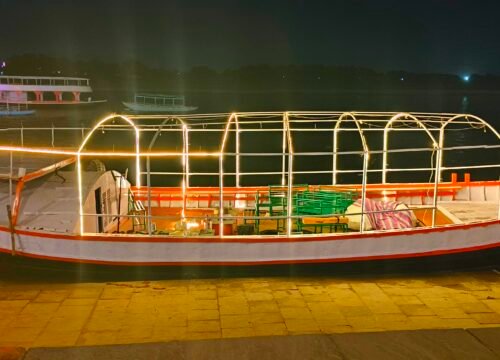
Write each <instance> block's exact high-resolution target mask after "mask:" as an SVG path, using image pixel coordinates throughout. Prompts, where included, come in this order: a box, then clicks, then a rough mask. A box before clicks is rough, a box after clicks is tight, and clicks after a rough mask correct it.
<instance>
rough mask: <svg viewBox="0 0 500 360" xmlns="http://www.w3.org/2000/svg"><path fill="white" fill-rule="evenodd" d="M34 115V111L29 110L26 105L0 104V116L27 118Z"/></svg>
mask: <svg viewBox="0 0 500 360" xmlns="http://www.w3.org/2000/svg"><path fill="white" fill-rule="evenodd" d="M34 113H35V110H33V109H29V108H28V104H24V105H22V104H10V103H6V104H4V105H1V104H0V116H29V115H33V114H34Z"/></svg>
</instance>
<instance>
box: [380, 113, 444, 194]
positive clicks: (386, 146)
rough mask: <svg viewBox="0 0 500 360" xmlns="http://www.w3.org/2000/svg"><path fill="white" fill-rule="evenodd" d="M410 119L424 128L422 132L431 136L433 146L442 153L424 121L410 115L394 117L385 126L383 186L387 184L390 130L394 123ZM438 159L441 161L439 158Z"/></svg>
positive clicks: (400, 114)
mask: <svg viewBox="0 0 500 360" xmlns="http://www.w3.org/2000/svg"><path fill="white" fill-rule="evenodd" d="M408 119H410V120H413V121H414V122H415V123H417V124H418V126H420V127H421V128H422V130H423V131H425V132H426V133H427V135H428V136H429V138H430V139H431V140H432V145H433V146H434V149H437V150H438V151H440V148H439V146H438V143H437V141H436V139H435V138H434V136H433V135H432V134H431V132H430V131H429V129H428V128H427V126H425V125H424V123H423V122H422V121H420V120H419V119H418V118H417V117H415V116H414V115H412V114H409V113H399V114H396V115H394V116H393V117H392V118H391V119H390V120H389V122H388V123H387V124H386V125H385V128H384V149H383V155H382V183H383V184H386V183H387V148H388V144H389V130H390V129H391V126H392V124H393V123H394V122H397V121H398V122H402V121H405V120H408ZM438 159H439V156H438ZM437 166H438V164H436V167H437Z"/></svg>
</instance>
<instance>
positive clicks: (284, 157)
mask: <svg viewBox="0 0 500 360" xmlns="http://www.w3.org/2000/svg"><path fill="white" fill-rule="evenodd" d="M285 116H286V114H285V113H284V114H283V145H282V156H281V185H282V186H284V185H285V167H286V155H285V153H286V123H285Z"/></svg>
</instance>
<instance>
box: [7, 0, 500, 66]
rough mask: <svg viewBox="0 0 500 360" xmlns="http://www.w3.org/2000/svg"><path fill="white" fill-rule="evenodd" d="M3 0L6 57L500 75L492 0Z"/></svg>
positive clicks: (499, 28)
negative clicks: (478, 2) (475, 2)
mask: <svg viewBox="0 0 500 360" xmlns="http://www.w3.org/2000/svg"><path fill="white" fill-rule="evenodd" d="M0 3H1V5H2V14H3V15H4V16H3V20H2V22H3V25H4V27H5V28H6V29H15V31H14V32H12V33H11V34H10V36H6V37H4V38H3V39H2V42H1V44H0V57H2V58H10V57H12V56H16V55H21V54H24V53H40V54H43V55H47V56H54V57H66V58H69V59H71V60H74V61H78V60H80V61H82V60H91V59H99V60H101V61H108V60H110V61H112V62H114V61H122V60H123V61H140V62H143V63H145V64H146V65H148V66H152V67H159V68H174V69H178V70H179V71H184V70H185V69H189V68H192V67H196V66H208V67H210V68H213V69H216V70H217V71H220V70H223V69H231V68H238V67H244V66H248V65H251V64H268V65H281V64H288V63H291V64H297V65H312V64H319V65H326V66H346V67H348V66H354V67H362V68H370V69H374V70H376V71H381V72H387V71H391V70H393V71H407V72H416V73H445V74H456V75H458V76H465V75H467V74H494V75H500V49H499V48H498V46H496V44H497V35H498V34H500V24H499V23H498V22H497V21H496V14H498V13H500V3H499V2H495V1H485V2H483V3H482V4H481V7H478V6H473V5H470V4H469V2H468V1H465V0H455V1H452V0H448V1H440V0H425V1H421V2H419V3H418V4H417V3H410V2H408V3H406V2H405V3H401V2H398V1H396V0H381V1H378V2H376V3H371V2H370V3H367V2H364V1H360V0H358V1H348V0H337V1H328V2H327V1H318V2H315V3H314V4H312V3H307V2H305V1H298V0H297V1H280V0H272V1H268V2H266V3H260V2H252V1H240V2H238V3H236V4H235V3H233V2H231V1H229V0H218V1H214V2H211V3H210V4H207V3H206V2H204V1H201V0H189V1H169V2H163V1H156V0H150V1H142V2H139V1H135V0H125V1H114V0H112V1H106V2H104V3H100V2H98V1H97V0H88V1H86V2H85V3H79V2H76V1H73V0H70V1H59V0H56V1H52V2H51V5H52V6H47V5H46V4H45V3H41V2H40V3H37V2H32V1H27V0H18V1H15V2H12V1H7V0H0ZM21 21H22V23H23V24H25V25H23V26H19V24H20V22H21ZM398 69H403V70H398Z"/></svg>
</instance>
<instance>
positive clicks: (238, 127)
mask: <svg viewBox="0 0 500 360" xmlns="http://www.w3.org/2000/svg"><path fill="white" fill-rule="evenodd" d="M234 121H235V122H234V123H235V125H236V187H240V124H239V121H238V115H235V116H234Z"/></svg>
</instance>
